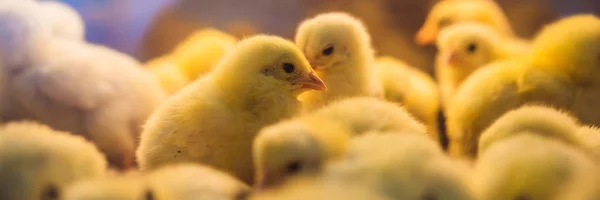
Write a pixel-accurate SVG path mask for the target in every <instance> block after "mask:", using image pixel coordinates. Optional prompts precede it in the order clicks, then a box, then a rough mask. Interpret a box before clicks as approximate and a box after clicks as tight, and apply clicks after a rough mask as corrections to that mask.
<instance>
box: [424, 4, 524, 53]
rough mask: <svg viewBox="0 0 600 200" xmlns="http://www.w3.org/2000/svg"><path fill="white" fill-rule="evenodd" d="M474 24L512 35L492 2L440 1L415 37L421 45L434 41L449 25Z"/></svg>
mask: <svg viewBox="0 0 600 200" xmlns="http://www.w3.org/2000/svg"><path fill="white" fill-rule="evenodd" d="M462 22H476V23H480V24H486V25H489V26H490V27H492V28H493V29H494V30H495V31H496V32H497V33H499V34H502V35H508V36H511V35H512V29H511V27H510V24H509V23H508V19H507V18H506V16H505V15H504V13H503V11H502V8H500V6H499V5H498V4H497V3H496V2H494V1H492V0H452V1H440V2H439V3H437V4H436V5H435V6H434V7H433V8H432V9H431V11H430V12H429V15H428V16H427V19H426V21H425V24H423V27H421V29H420V30H419V32H418V33H417V35H416V38H415V40H416V42H417V43H418V44H421V45H427V44H431V43H433V42H435V41H436V39H437V37H438V34H439V33H440V31H441V30H442V29H444V28H446V27H448V26H450V25H453V24H458V23H462Z"/></svg>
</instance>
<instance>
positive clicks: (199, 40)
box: [146, 28, 237, 95]
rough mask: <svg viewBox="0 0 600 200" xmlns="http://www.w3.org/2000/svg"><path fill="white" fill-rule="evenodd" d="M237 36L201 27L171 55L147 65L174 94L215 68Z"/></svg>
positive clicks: (164, 86)
mask: <svg viewBox="0 0 600 200" xmlns="http://www.w3.org/2000/svg"><path fill="white" fill-rule="evenodd" d="M236 42H237V39H236V38H235V37H233V36H231V35H229V34H227V33H224V32H221V31H219V30H216V29H212V28H207V29H201V30H199V31H197V32H195V33H193V34H192V35H191V36H189V37H188V38H187V39H185V40H184V41H183V42H181V43H180V44H179V45H178V46H177V47H176V48H175V50H173V52H171V53H169V54H168V55H165V56H162V57H159V58H155V59H153V60H151V61H149V62H148V63H147V64H146V66H147V68H149V69H150V71H151V72H152V73H153V74H154V76H155V77H156V78H157V79H158V80H159V81H160V83H161V85H162V86H163V88H164V89H165V91H166V92H167V93H168V94H170V95H172V94H174V93H175V92H177V91H179V90H180V89H181V88H183V87H185V86H186V85H188V84H190V83H191V82H193V81H195V80H196V79H198V78H199V77H201V76H203V75H206V74H207V73H208V72H210V71H212V69H213V67H214V66H215V65H216V64H217V62H218V61H219V60H220V59H221V58H222V57H223V56H224V55H225V54H226V53H227V52H229V51H231V50H232V49H233V46H234V45H235V43H236Z"/></svg>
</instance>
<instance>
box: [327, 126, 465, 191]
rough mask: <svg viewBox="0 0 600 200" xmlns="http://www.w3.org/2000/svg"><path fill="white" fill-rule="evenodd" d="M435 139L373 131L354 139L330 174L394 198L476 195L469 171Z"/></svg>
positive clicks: (341, 180) (338, 179)
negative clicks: (451, 158)
mask: <svg viewBox="0 0 600 200" xmlns="http://www.w3.org/2000/svg"><path fill="white" fill-rule="evenodd" d="M465 170H466V169H464V168H462V166H461V165H459V164H458V163H455V162H454V161H452V160H450V159H449V158H448V157H446V156H445V155H444V153H443V151H442V149H441V148H440V147H439V145H437V144H436V143H435V142H434V141H433V140H431V138H428V137H426V136H424V135H419V134H399V133H389V134H382V133H377V132H372V133H369V134H365V135H363V136H360V137H357V138H354V139H353V140H352V142H351V143H350V147H349V149H348V151H347V153H346V155H345V158H344V160H342V161H340V162H336V163H332V164H331V165H329V166H328V168H327V172H326V174H325V175H324V177H326V178H327V179H330V180H335V181H339V182H341V183H357V184H361V185H363V186H364V187H366V188H369V189H370V190H372V191H377V193H379V194H384V195H385V196H387V197H389V198H391V199H406V200H420V199H441V200H442V199H443V200H468V199H473V194H472V192H471V188H470V187H471V186H470V183H469V181H468V176H467V173H466V172H467V171H465Z"/></svg>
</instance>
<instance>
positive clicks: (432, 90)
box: [376, 56, 443, 142]
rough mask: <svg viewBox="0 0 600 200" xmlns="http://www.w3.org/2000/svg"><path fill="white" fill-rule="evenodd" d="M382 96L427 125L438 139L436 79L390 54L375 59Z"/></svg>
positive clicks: (438, 102) (438, 96)
mask: <svg viewBox="0 0 600 200" xmlns="http://www.w3.org/2000/svg"><path fill="white" fill-rule="evenodd" d="M376 64H377V66H378V67H379V72H380V77H381V79H382V83H383V87H384V93H385V99H386V100H388V101H392V102H398V103H400V104H401V105H403V106H404V107H405V108H406V110H408V112H409V113H411V114H412V115H414V116H415V117H416V118H417V119H418V120H419V121H421V122H423V124H425V125H426V126H427V130H428V133H429V134H430V135H431V137H432V138H434V139H435V140H436V141H440V142H441V138H443V137H440V124H439V121H438V114H439V112H440V111H441V110H440V109H441V108H440V106H441V105H440V94H439V90H438V86H437V84H436V83H435V81H434V80H433V79H432V78H431V77H430V76H429V75H428V74H426V73H424V72H422V71H420V70H419V69H416V68H414V67H411V66H409V65H408V64H406V63H404V62H403V61H400V60H398V59H396V58H393V57H388V56H382V57H379V58H377V60H376Z"/></svg>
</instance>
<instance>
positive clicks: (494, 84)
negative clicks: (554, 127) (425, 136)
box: [447, 15, 600, 157]
mask: <svg viewBox="0 0 600 200" xmlns="http://www.w3.org/2000/svg"><path fill="white" fill-rule="evenodd" d="M598 55H600V19H598V18H597V17H594V16H591V15H577V16H572V17H568V18H566V19H563V20H560V21H558V22H556V23H553V24H551V25H549V26H548V27H546V28H545V29H544V30H543V31H542V32H541V33H540V34H539V35H538V36H537V38H536V39H535V41H534V44H533V46H532V53H531V54H530V55H528V56H523V57H520V58H515V59H509V60H504V61H500V62H497V63H493V64H491V65H488V66H486V67H484V68H482V69H480V70H478V71H477V72H475V73H474V74H473V75H472V76H471V77H470V78H468V79H467V80H466V81H465V82H464V83H463V85H462V86H461V89H460V90H459V91H458V93H457V94H456V96H455V97H454V99H453V100H452V103H451V104H450V107H449V109H448V110H449V111H448V121H447V125H448V136H449V138H450V146H449V150H450V153H451V154H452V155H454V156H466V157H474V156H475V155H476V154H477V145H475V144H477V142H478V140H479V135H480V134H481V132H482V131H483V130H484V129H485V128H487V127H488V126H489V125H490V124H492V122H494V121H495V120H496V119H497V118H499V117H500V116H502V115H503V114H504V113H506V112H507V111H509V110H512V109H516V108H518V107H520V106H523V105H526V104H542V105H546V106H549V107H554V108H557V109H559V110H564V111H565V112H569V113H572V115H573V116H574V117H576V118H578V119H579V121H580V122H581V123H583V124H600V113H599V112H596V110H600V103H599V102H600V101H598V100H599V98H600V80H598V79H597V77H598V76H600V69H597V67H596V66H598V65H600V60H599V59H598Z"/></svg>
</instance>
